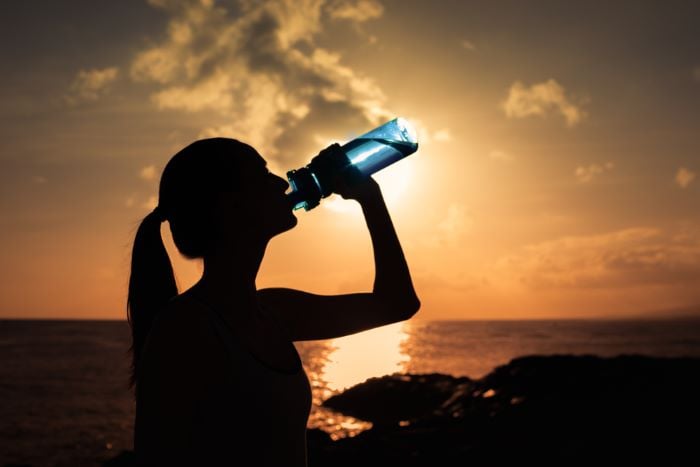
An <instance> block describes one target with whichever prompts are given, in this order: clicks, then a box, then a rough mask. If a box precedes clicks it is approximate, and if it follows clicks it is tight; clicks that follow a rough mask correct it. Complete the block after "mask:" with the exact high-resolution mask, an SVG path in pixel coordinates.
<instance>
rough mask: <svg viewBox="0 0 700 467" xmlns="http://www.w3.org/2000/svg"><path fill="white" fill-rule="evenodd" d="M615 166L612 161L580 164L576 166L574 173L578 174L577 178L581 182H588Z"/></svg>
mask: <svg viewBox="0 0 700 467" xmlns="http://www.w3.org/2000/svg"><path fill="white" fill-rule="evenodd" d="M613 168H615V164H613V163H612V162H606V163H605V164H602V165H600V164H591V165H589V166H587V167H586V166H582V165H580V166H578V167H576V170H575V171H574V175H575V176H576V179H577V180H578V181H579V182H581V183H588V182H590V181H591V180H593V178H595V177H597V176H598V175H600V174H602V173H604V172H607V171H610V170H612V169H613Z"/></svg>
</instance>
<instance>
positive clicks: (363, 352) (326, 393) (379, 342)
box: [309, 322, 410, 439]
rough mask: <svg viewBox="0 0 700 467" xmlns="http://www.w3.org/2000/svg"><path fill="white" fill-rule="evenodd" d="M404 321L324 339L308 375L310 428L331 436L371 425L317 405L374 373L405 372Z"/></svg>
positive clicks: (334, 436)
mask: <svg viewBox="0 0 700 467" xmlns="http://www.w3.org/2000/svg"><path fill="white" fill-rule="evenodd" d="M408 325H409V324H408V323H407V322H403V323H395V324H390V325H387V326H382V327H379V328H375V329H371V330H369V331H365V332H361V333H358V334H353V335H351V336H346V337H342V338H338V339H333V340H330V341H325V342H324V350H325V351H324V352H323V357H322V358H321V361H316V362H314V363H315V364H314V365H311V366H313V370H314V371H312V372H311V374H310V375H309V376H310V378H311V384H312V392H313V398H314V408H313V410H312V413H311V415H310V418H309V427H310V428H320V429H322V430H323V431H325V432H327V433H328V434H329V435H330V436H331V438H332V439H338V438H344V437H352V436H355V435H356V434H358V433H360V432H362V431H364V430H367V429H369V428H371V427H372V424H371V423H370V422H366V421H364V420H358V419H356V418H353V417H348V416H345V415H343V414H340V413H337V412H333V411H332V410H330V409H326V408H324V407H321V406H320V404H321V402H322V401H324V400H326V399H328V398H329V397H331V396H332V395H334V394H337V393H340V392H342V391H343V390H345V389H347V388H349V387H352V386H354V385H356V384H359V383H362V382H364V381H365V380H367V379H369V378H373V377H377V376H383V375H388V374H392V373H396V372H403V371H405V368H406V364H407V363H408V362H409V361H410V356H409V355H408V354H407V353H406V352H405V349H406V348H407V346H406V342H407V339H408V338H409V336H410V334H409V333H408V332H406V331H407V326H408Z"/></svg>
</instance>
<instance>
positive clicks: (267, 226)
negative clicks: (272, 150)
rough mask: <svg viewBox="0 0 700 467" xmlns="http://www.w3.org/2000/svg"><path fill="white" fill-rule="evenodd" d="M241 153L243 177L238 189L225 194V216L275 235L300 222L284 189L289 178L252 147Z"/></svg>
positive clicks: (223, 202)
mask: <svg viewBox="0 0 700 467" xmlns="http://www.w3.org/2000/svg"><path fill="white" fill-rule="evenodd" d="M239 157H241V159H242V161H241V165H240V171H241V172H240V179H239V180H240V181H239V186H238V187H237V189H236V190H233V191H231V192H225V193H224V194H223V195H222V199H221V204H220V207H221V209H222V210H224V211H225V212H222V214H223V216H224V218H225V219H231V221H232V222H233V223H234V224H236V225H238V228H240V227H241V226H242V223H244V225H245V226H246V227H247V229H246V230H249V229H252V230H254V231H256V232H260V233H262V234H263V235H265V236H267V237H269V238H272V237H274V236H275V235H278V234H280V233H282V232H285V231H287V230H290V229H292V228H293V227H294V226H295V225H296V224H297V218H296V216H295V215H294V212H293V210H292V206H291V204H290V203H289V201H288V200H287V197H286V195H285V192H286V191H287V189H288V188H289V183H287V181H286V180H285V179H284V178H282V177H280V176H278V175H275V174H274V173H272V172H270V170H269V169H268V168H267V162H266V161H265V159H263V157H262V156H260V154H258V153H257V151H255V150H254V149H253V148H250V150H249V151H246V152H245V153H244V154H241V155H239Z"/></svg>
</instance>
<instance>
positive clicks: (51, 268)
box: [0, 0, 700, 319]
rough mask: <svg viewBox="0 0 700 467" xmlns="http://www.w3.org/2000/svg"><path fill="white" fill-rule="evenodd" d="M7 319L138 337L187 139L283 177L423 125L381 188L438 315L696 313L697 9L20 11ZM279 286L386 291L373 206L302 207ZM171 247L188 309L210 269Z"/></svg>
mask: <svg viewBox="0 0 700 467" xmlns="http://www.w3.org/2000/svg"><path fill="white" fill-rule="evenodd" d="M0 18H1V19H0V21H1V22H2V27H1V28H0V99H1V100H2V106H1V107H0V118H1V119H2V125H0V248H1V256H0V258H1V260H2V270H1V272H0V318H2V317H14V318H91V319H124V318H125V313H126V312H125V304H126V290H127V283H128V275H129V262H130V254H131V245H132V241H133V236H134V234H135V231H136V228H137V226H138V224H139V222H140V220H141V219H142V218H143V216H144V215H145V214H146V213H148V212H149V210H150V209H152V208H153V207H154V206H155V205H156V203H157V188H158V181H159V178H160V174H161V171H162V169H163V167H164V165H165V164H166V163H167V161H168V160H169V158H170V157H172V155H174V154H175V153H176V152H177V151H178V150H179V149H181V148H182V147H184V146H186V145H187V144H189V143H190V142H192V141H194V140H196V139H200V138H205V137H210V136H227V137H234V138H237V139H240V140H242V141H246V142H248V143H250V144H251V145H253V146H254V147H255V148H257V150H258V151H259V152H260V154H262V155H263V157H265V158H266V159H267V160H268V163H269V167H270V168H271V169H272V170H273V171H274V172H276V173H278V174H280V175H284V174H285V173H286V171H288V170H291V169H294V168H298V167H300V166H302V165H304V164H305V163H307V162H308V161H309V160H310V158H311V157H313V156H314V155H315V154H317V153H318V151H320V150H321V149H323V148H324V147H325V146H327V145H328V144H330V143H332V142H340V143H342V142H346V141H348V140H350V139H352V138H353V137H354V136H357V135H359V134H362V133H364V132H365V131H368V130H370V129H372V128H373V127H375V126H376V125H378V124H380V123H383V122H385V121H388V120H390V119H392V118H395V117H398V116H401V117H405V118H407V119H409V120H411V121H412V122H413V123H414V124H415V125H416V126H417V128H418V132H419V141H420V143H419V144H420V145H419V149H418V151H417V152H416V153H415V154H413V155H411V156H409V157H408V158H406V159H404V160H402V161H400V162H398V163H396V164H395V165H392V166H390V167H388V168H386V169H384V170H383V171H382V172H380V173H378V174H376V176H375V178H376V179H377V181H378V182H379V184H380V186H381V187H382V191H383V193H384V195H385V198H386V201H387V205H388V207H389V210H390V212H391V215H392V219H393V222H394V225H395V227H396V230H397V232H398V235H399V238H400V239H401V241H402V245H403V247H404V252H405V254H406V258H407V261H408V264H409V266H410V268H411V271H412V274H413V278H414V284H415V287H416V290H417V293H418V295H419V297H420V298H421V302H422V308H421V311H420V312H419V313H418V315H416V318H420V319H545V318H547V319H549V318H556V319H579V318H596V319H600V318H609V319H618V318H628V317H640V316H641V317H652V318H655V317H671V316H677V315H693V316H700V138H699V137H698V135H699V134H700V33H698V31H700V7H699V6H698V4H697V2H691V1H687V2H679V1H664V2H660V1H659V2H639V1H634V2H632V1H619V2H590V1H580V2H579V1H570V2H560V1H538V2H522V1H483V2H482V1H432V2H428V1H414V0H401V1H399V0H383V1H380V0H298V1H292V0H275V1H272V0H270V1H251V0H238V1H233V0H232V1H214V0H148V1H146V0H129V1H124V2H113V1H107V0H70V1H65V2H50V1H39V2H25V1H18V0H5V1H3V2H1V3H0ZM297 217H298V219H299V223H298V225H297V226H296V227H295V228H294V229H293V230H291V231H289V232H286V233H284V234H282V235H280V236H278V237H276V238H274V239H273V240H272V241H271V243H270V245H269V247H268V251H267V254H266V257H265V259H264V261H263V264H262V267H261V270H260V274H259V277H258V287H260V288H262V287H269V286H282V287H292V288H298V289H301V290H307V291H310V292H315V293H321V294H336V293H349V292H361V291H369V290H371V287H372V282H373V260H372V250H371V243H370V239H369V235H368V232H367V229H366V226H365V224H364V221H363V218H362V215H361V211H360V209H359V207H358V205H357V204H356V203H354V202H352V201H344V200H342V199H338V198H336V197H333V198H329V199H327V200H324V202H323V203H322V205H321V206H319V207H318V208H316V209H314V210H312V211H309V212H304V211H297ZM162 233H163V237H164V239H165V241H166V245H167V247H168V250H169V252H170V255H171V258H172V260H173V263H174V266H175V272H176V275H177V280H178V285H179V287H180V290H181V291H182V290H185V289H186V288H188V287H189V286H191V285H192V284H193V283H194V282H196V280H197V279H198V277H199V274H201V264H200V263H199V262H197V261H186V260H184V259H183V258H181V257H180V256H179V254H178V253H177V251H176V250H175V248H174V247H173V245H172V242H171V240H170V236H169V230H168V225H167V223H166V224H164V225H163V229H162Z"/></svg>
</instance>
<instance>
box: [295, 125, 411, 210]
mask: <svg viewBox="0 0 700 467" xmlns="http://www.w3.org/2000/svg"><path fill="white" fill-rule="evenodd" d="M417 149H418V138H417V137H416V131H415V129H414V128H413V126H412V125H411V124H410V123H409V122H408V121H407V120H405V119H403V118H395V119H394V120H391V121H390V122H387V123H385V124H384V125H382V126H380V127H377V128H375V129H374V130H372V131H370V132H368V133H365V134H364V135H362V136H360V137H359V138H355V139H353V140H352V141H350V142H349V143H346V144H344V145H343V146H340V145H339V144H338V143H335V144H332V145H330V146H329V147H327V148H326V149H324V150H323V151H321V152H320V153H319V154H318V155H317V156H316V157H314V158H313V159H311V162H310V163H309V164H308V165H307V166H305V167H302V168H300V169H297V170H290V171H289V172H287V178H288V179H289V185H290V187H291V189H292V191H291V192H290V193H287V198H288V199H289V202H290V204H291V205H292V206H293V208H294V209H295V210H296V209H301V208H304V209H305V210H307V211H309V210H311V209H313V208H315V207H316V206H318V205H319V203H320V202H321V198H325V197H327V196H330V194H331V193H333V181H334V180H335V178H336V177H337V176H338V175H340V176H341V177H342V178H343V179H344V180H346V181H347V182H348V183H350V184H352V183H356V182H358V181H360V180H362V179H364V178H367V177H369V176H370V175H372V174H373V173H375V172H377V171H378V170H381V169H383V168H384V167H386V166H388V165H391V164H393V163H394V162H396V161H398V160H401V159H403V158H404V157H406V156H408V155H410V154H413V153H414V152H416V150H417Z"/></svg>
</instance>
